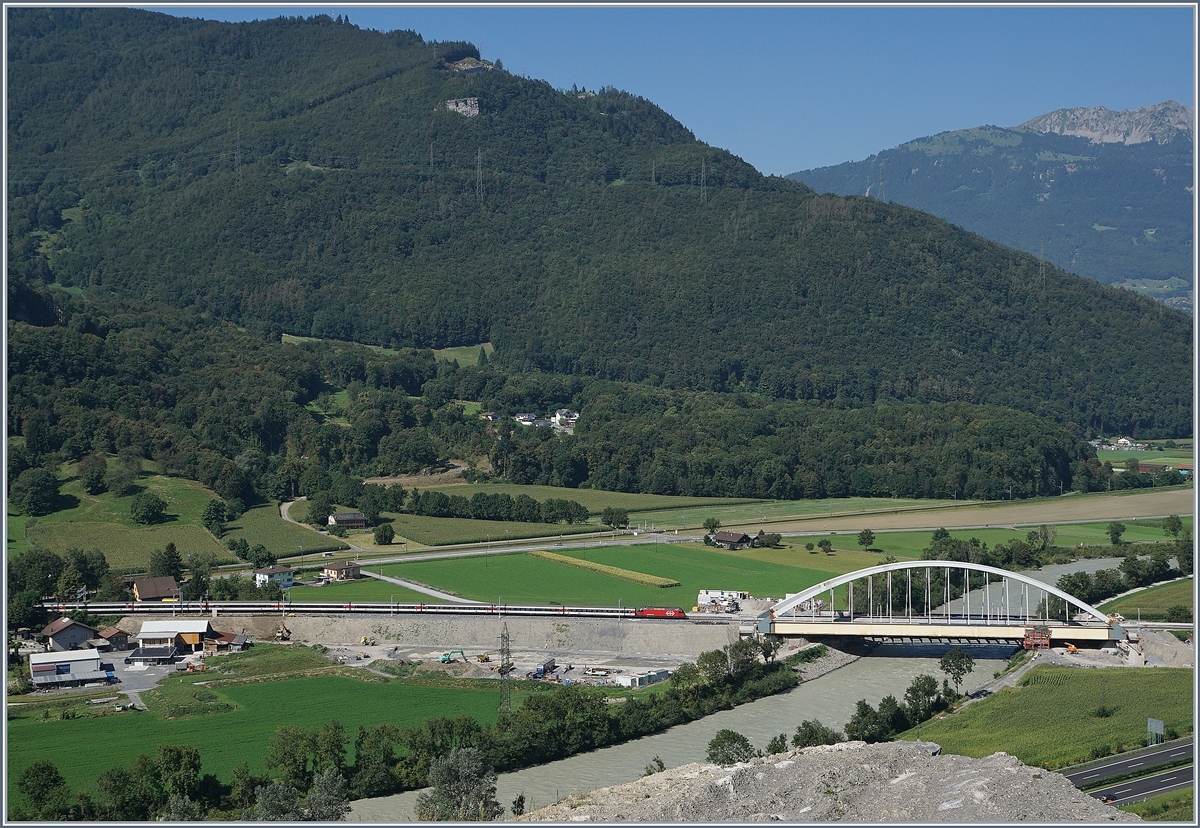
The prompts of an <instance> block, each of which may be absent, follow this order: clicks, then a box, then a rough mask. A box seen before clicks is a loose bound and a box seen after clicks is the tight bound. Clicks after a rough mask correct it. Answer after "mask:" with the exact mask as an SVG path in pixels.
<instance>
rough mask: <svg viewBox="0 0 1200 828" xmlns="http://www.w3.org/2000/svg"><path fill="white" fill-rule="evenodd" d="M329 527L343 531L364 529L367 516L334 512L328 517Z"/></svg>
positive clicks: (358, 513)
mask: <svg viewBox="0 0 1200 828" xmlns="http://www.w3.org/2000/svg"><path fill="white" fill-rule="evenodd" d="M329 525H330V526H340V527H341V528H343V529H366V528H367V516H366V515H364V514H363V513H362V512H334V513H333V514H332V515H330V516H329Z"/></svg>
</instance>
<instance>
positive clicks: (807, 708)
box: [346, 558, 1121, 822]
mask: <svg viewBox="0 0 1200 828" xmlns="http://www.w3.org/2000/svg"><path fill="white" fill-rule="evenodd" d="M1120 562H1121V559H1120V558H1096V559H1090V560H1079V561H1075V562H1074V563H1070V564H1059V565H1051V566H1045V567H1042V568H1041V569H1040V570H1030V571H1028V572H1026V573H1025V574H1028V575H1030V576H1031V577H1033V578H1036V579H1038V580H1040V581H1043V582H1045V583H1048V584H1051V585H1053V584H1054V583H1055V582H1057V581H1058V579H1059V578H1060V577H1062V576H1063V575H1065V574H1067V573H1069V572H1095V571H1096V570H1098V569H1113V568H1115V567H1117V566H1118V565H1119V564H1120ZM972 600H973V601H974V600H976V599H975V598H972ZM947 648H948V647H947V646H946V645H911V644H909V645H903V644H882V645H880V646H878V647H876V648H874V650H872V651H871V653H870V655H867V656H864V657H863V658H860V659H859V660H858V661H855V662H853V663H851V664H848V665H846V666H845V667H842V668H840V669H838V670H834V671H833V672H831V673H827V674H826V675H824V676H821V677H819V678H816V679H814V680H812V681H809V682H805V683H804V684H801V685H800V686H799V687H797V688H795V689H794V690H790V691H788V692H787V693H782V694H780V695H777V696H770V697H768V698H765V699H759V700H758V701H756V702H751V703H750V704H744V705H741V706H740V707H735V708H734V709H733V710H724V711H721V712H720V713H714V714H713V715H711V716H707V717H705V718H703V719H700V720H699V721H695V722H691V723H689V724H685V725H679V726H677V727H673V728H671V729H670V730H667V731H665V732H663V733H658V734H655V735H653V736H645V737H643V738H641V739H635V740H634V741H632V742H626V743H624V744H621V745H614V746H612V747H608V748H603V749H601V750H594V751H591V752H589V753H583V754H579V755H577V756H572V757H570V758H568V759H562V760H559V761H557V762H550V763H548V764H545V765H539V766H537V767H533V768H526V769H525V770H520V771H513V772H511V773H502V774H499V776H498V778H497V781H496V798H497V799H498V800H499V801H500V803H501V804H502V805H504V806H505V808H508V807H509V806H510V804H511V803H512V801H513V799H514V798H515V797H516V796H517V795H518V794H520V793H524V794H525V806H526V809H527V810H533V809H534V808H539V807H542V806H544V805H550V804H552V803H554V802H556V801H558V800H559V799H561V798H562V797H564V796H567V795H568V794H572V793H582V792H585V791H592V790H596V789H597V788H604V787H607V786H609V785H620V784H623V783H625V782H632V781H633V780H635V779H637V778H638V777H639V776H641V775H642V772H643V770H644V769H645V767H646V765H647V764H649V763H650V762H651V761H652V760H653V759H654V757H655V756H657V757H659V758H660V759H662V761H663V763H664V764H665V765H666V766H667V767H677V766H679V765H686V764H688V763H689V762H703V761H704V756H705V752H706V751H707V749H708V743H709V741H710V740H711V739H712V737H713V736H714V735H715V734H716V732H717V731H718V730H720V729H721V728H729V729H730V730H736V731H737V732H739V733H741V734H743V735H744V736H746V737H747V738H748V739H749V740H750V742H751V743H752V744H753V745H754V746H755V747H756V748H763V747H765V746H766V744H767V741H768V740H770V739H771V738H772V737H773V736H776V735H778V734H779V733H786V734H787V735H788V737H789V739H790V738H791V735H792V733H793V732H795V730H796V726H797V725H798V724H800V722H802V721H804V720H805V719H813V718H815V719H818V720H820V721H821V723H822V724H825V725H829V726H831V727H834V728H836V729H838V730H840V729H842V728H843V727H845V724H846V722H847V720H849V718H850V717H851V716H852V715H853V714H854V709H855V705H856V703H857V702H858V700H859V699H864V698H865V699H866V700H867V701H868V702H869V703H870V704H871V705H872V706H876V705H878V704H879V700H880V699H882V698H883V697H884V696H886V695H888V694H891V695H894V696H895V697H896V698H897V699H902V698H903V694H904V691H905V689H906V688H907V687H908V685H909V684H910V683H911V682H912V680H913V678H915V677H916V676H918V675H920V674H922V673H925V674H928V675H931V676H934V677H935V678H937V679H938V680H939V682H940V681H941V679H942V678H943V676H942V674H941V673H940V672H939V671H938V659H940V658H941V655H942V653H944V652H945V650H946V649H947ZM970 651H971V653H972V655H973V656H974V657H975V669H974V671H973V672H972V673H971V674H970V675H968V676H967V679H966V683H965V684H964V685H963V689H964V690H966V691H968V692H969V691H970V690H972V689H974V688H975V687H976V686H978V685H981V684H983V683H985V682H987V681H989V680H990V679H991V678H992V677H993V674H994V673H995V672H997V671H999V670H1001V669H1002V668H1003V667H1004V665H1005V664H1006V663H1007V660H1008V657H1009V655H1010V654H1011V653H1012V651H1013V648H1012V647H1011V646H991V647H971V648H970ZM418 793H419V791H405V792H404V793H401V794H395V795H393V796H385V797H378V798H375V799H360V800H356V801H355V802H353V803H352V806H353V810H352V811H351V812H350V813H349V814H347V816H346V820H347V821H348V822H407V821H411V820H413V819H414V815H413V807H414V805H415V804H416V799H417V795H418Z"/></svg>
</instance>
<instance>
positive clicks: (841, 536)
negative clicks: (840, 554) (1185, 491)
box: [785, 515, 1192, 562]
mask: <svg viewBox="0 0 1200 828" xmlns="http://www.w3.org/2000/svg"><path fill="white" fill-rule="evenodd" d="M1180 519H1181V520H1182V521H1183V525H1184V526H1186V527H1187V528H1188V529H1191V528H1192V517H1191V515H1188V516H1186V517H1183V516H1181V517H1180ZM1121 522H1122V523H1124V524H1125V534H1124V535H1122V538H1123V539H1124V540H1125V541H1127V542H1129V543H1137V544H1143V543H1155V542H1162V543H1166V542H1167V541H1170V540H1172V538H1170V537H1169V536H1167V535H1166V534H1164V533H1163V530H1162V521H1161V520H1157V519H1152V518H1145V519H1140V520H1125V521H1121ZM1033 528H1034V527H1032V526H1020V525H1018V526H1017V527H1015V528H1009V527H997V528H994V529H948V530H947V531H948V532H949V533H950V536H951V537H953V538H958V539H960V540H970V539H971V538H978V539H979V541H980V542H982V543H986V544H987V545H988V546H989V547H991V546H995V545H996V544H997V543H1005V544H1006V543H1008V542H1009V541H1012V540H1024V539H1025V535H1026V534H1028V533H1029V532H1030V531H1031V530H1032V529H1033ZM1055 529H1056V532H1057V534H1056V536H1055V541H1054V545H1055V546H1060V547H1063V548H1064V549H1069V548H1070V547H1073V546H1078V545H1079V544H1087V545H1097V546H1106V545H1109V537H1108V524H1107V523H1103V522H1101V523H1065V524H1061V525H1056V526H1055ZM822 538H827V539H828V540H829V541H830V542H832V543H833V545H834V548H835V549H839V548H841V549H851V548H853V549H860V548H861V547H859V546H858V535H857V533H849V534H848V533H845V532H840V533H837V534H829V535H824V536H821V535H806V536H800V537H789V538H786V539H785V540H786V541H787V542H788V543H791V544H793V545H795V546H798V547H800V548H803V546H804V544H806V543H812V544H816V543H817V542H818V541H820V540H821V539H822ZM932 539H933V533H932V532H876V533H875V542H874V543H873V544H871V548H872V549H878V550H880V553H882V554H890V555H895V556H896V557H897V558H900V559H905V558H919V557H921V550H923V549H925V548H927V547H928V546H929V544H930V542H931V541H932ZM1138 551H1140V552H1147V551H1148V550H1145V549H1139V550H1138ZM1124 554H1125V550H1123V549H1116V548H1114V550H1113V555H1114V556H1117V557H1120V556H1122V555H1124ZM876 562H878V558H876Z"/></svg>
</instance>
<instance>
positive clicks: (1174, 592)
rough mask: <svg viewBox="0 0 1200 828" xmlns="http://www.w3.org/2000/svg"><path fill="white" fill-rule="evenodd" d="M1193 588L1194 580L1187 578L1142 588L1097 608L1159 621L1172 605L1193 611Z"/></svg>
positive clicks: (1194, 586)
mask: <svg viewBox="0 0 1200 828" xmlns="http://www.w3.org/2000/svg"><path fill="white" fill-rule="evenodd" d="M1195 589H1196V584H1195V582H1194V581H1193V580H1192V579H1191V578H1188V579H1186V580H1183V581H1174V582H1172V583H1169V584H1159V585H1158V586H1153V587H1150V588H1149V589H1143V590H1142V591H1141V592H1135V593H1134V594H1133V595H1126V596H1125V597H1124V598H1117V599H1116V600H1115V601H1108V602H1106V603H1104V604H1101V605H1100V606H1099V607H1097V609H1101V610H1104V611H1105V612H1119V613H1121V615H1124V616H1125V617H1126V618H1142V619H1144V620H1147V621H1161V620H1164V619H1165V618H1166V617H1167V610H1168V609H1170V608H1171V607H1174V606H1180V605H1182V606H1185V607H1187V608H1188V609H1190V610H1193V611H1194V602H1195V595H1194V593H1195Z"/></svg>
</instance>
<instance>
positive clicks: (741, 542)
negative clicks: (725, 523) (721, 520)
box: [712, 529, 751, 549]
mask: <svg viewBox="0 0 1200 828" xmlns="http://www.w3.org/2000/svg"><path fill="white" fill-rule="evenodd" d="M712 539H713V543H715V544H716V545H717V546H720V547H722V548H723V549H741V548H742V547H745V546H749V545H750V541H751V538H750V536H749V535H747V534H746V533H745V532H730V531H728V530H726V529H722V530H720V531H719V532H717V533H716V534H715V535H713V536H712Z"/></svg>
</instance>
